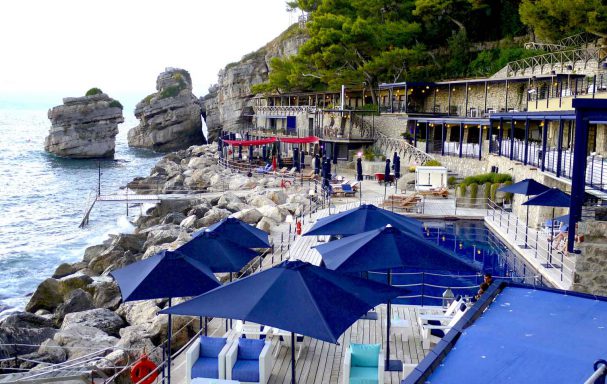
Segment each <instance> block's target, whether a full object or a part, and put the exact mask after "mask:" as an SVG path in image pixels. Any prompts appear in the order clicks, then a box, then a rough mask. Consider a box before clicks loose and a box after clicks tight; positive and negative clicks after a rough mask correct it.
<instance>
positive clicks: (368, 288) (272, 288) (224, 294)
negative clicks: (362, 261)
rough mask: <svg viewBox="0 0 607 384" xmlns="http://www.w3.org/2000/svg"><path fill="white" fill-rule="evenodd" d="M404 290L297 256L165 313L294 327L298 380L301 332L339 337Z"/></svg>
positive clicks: (328, 338) (332, 340)
mask: <svg viewBox="0 0 607 384" xmlns="http://www.w3.org/2000/svg"><path fill="white" fill-rule="evenodd" d="M404 293H405V291H404V290H402V289H399V288H395V287H390V286H388V285H386V284H382V283H378V282H374V281H369V280H364V279H361V278H358V277H352V276H348V275H343V274H341V273H338V272H335V271H331V270H328V269H326V268H321V267H317V266H314V265H312V264H309V263H306V262H303V261H299V260H296V261H285V262H282V263H281V264H279V265H277V266H275V267H273V268H270V269H267V270H265V271H262V272H259V273H256V274H253V275H251V276H248V277H245V278H243V279H240V280H238V281H235V282H233V283H230V284H227V285H224V286H222V287H220V288H217V289H214V290H213V291H210V292H207V293H205V294H203V295H201V296H198V297H196V298H194V299H192V300H189V301H187V302H185V303H182V304H179V305H176V306H174V307H172V308H170V309H166V310H163V311H161V313H172V314H174V315H186V316H210V317H222V318H230V319H239V320H243V321H251V322H255V323H258V324H264V325H268V326H272V327H276V328H279V329H282V330H285V331H289V332H291V342H292V346H293V348H292V349H291V382H292V383H295V333H298V334H301V335H304V336H309V337H313V338H315V339H319V340H323V341H327V342H330V343H337V340H338V339H339V337H340V336H341V334H343V333H344V332H345V331H346V329H348V327H350V326H351V325H352V324H353V323H354V322H355V321H356V320H358V319H359V318H360V317H361V316H362V315H363V314H365V313H367V311H368V310H369V309H371V308H373V307H375V306H377V305H379V304H381V303H385V302H387V301H389V300H391V299H394V298H396V297H398V296H399V295H402V294H404Z"/></svg>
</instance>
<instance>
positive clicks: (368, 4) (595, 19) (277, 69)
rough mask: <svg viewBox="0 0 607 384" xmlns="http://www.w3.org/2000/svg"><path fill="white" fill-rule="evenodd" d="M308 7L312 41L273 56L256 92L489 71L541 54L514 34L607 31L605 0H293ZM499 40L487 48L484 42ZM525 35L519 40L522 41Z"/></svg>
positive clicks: (363, 84)
mask: <svg viewBox="0 0 607 384" xmlns="http://www.w3.org/2000/svg"><path fill="white" fill-rule="evenodd" d="M287 6H288V7H289V8H291V9H293V10H296V9H298V10H301V11H303V12H306V13H308V22H307V24H306V32H307V34H308V35H309V40H308V41H307V42H306V43H304V44H303V45H302V46H301V48H300V50H299V53H298V54H297V55H294V56H291V57H287V58H275V59H273V60H272V61H271V63H270V66H271V72H270V76H269V80H268V81H267V82H265V83H263V84H259V85H257V86H255V87H254V88H253V89H252V91H253V92H292V91H313V90H338V89H339V88H340V87H341V85H342V84H346V85H347V86H349V87H356V88H365V90H366V91H367V94H368V95H371V96H372V98H373V103H374V104H375V103H376V96H377V95H375V94H374V92H372V89H376V88H377V85H378V84H380V83H382V82H401V81H420V80H436V79H445V78H454V77H465V76H486V75H490V74H492V73H494V72H496V71H498V70H499V69H501V68H502V67H503V66H504V65H505V64H507V63H508V62H510V61H512V60H517V59H520V58H524V57H528V56H531V55H534V54H537V52H534V51H529V50H525V49H523V48H522V47H521V45H520V43H517V42H516V41H517V40H515V39H514V38H515V37H518V36H522V35H525V34H527V33H529V31H534V32H535V33H536V35H537V36H539V37H541V38H544V39H556V38H562V37H564V36H566V35H568V34H571V33H575V32H578V31H581V30H585V31H588V32H592V33H595V34H598V35H601V34H603V33H604V31H605V30H606V29H607V11H605V8H607V6H606V5H603V1H601V0H571V1H569V2H562V1H553V0H291V1H287ZM487 41H492V42H498V43H495V44H493V46H492V48H491V49H486V44H485V45H484V44H483V43H484V42H487ZM519 41H520V40H519Z"/></svg>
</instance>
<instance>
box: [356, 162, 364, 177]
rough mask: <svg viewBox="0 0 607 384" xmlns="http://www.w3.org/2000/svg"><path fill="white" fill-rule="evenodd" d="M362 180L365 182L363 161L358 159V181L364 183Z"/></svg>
mask: <svg viewBox="0 0 607 384" xmlns="http://www.w3.org/2000/svg"><path fill="white" fill-rule="evenodd" d="M362 180H363V161H362V159H361V158H360V157H359V158H358V159H356V181H362Z"/></svg>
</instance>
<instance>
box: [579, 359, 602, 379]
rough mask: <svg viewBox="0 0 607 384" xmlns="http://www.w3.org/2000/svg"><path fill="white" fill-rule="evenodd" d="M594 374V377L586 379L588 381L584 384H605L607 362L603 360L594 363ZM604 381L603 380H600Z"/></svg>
mask: <svg viewBox="0 0 607 384" xmlns="http://www.w3.org/2000/svg"><path fill="white" fill-rule="evenodd" d="M593 368H594V372H593V373H592V375H590V377H589V378H588V379H586V381H584V384H601V383H605V375H607V361H605V360H603V359H601V360H597V361H596V362H595V363H594V366H593ZM600 379H602V380H600Z"/></svg>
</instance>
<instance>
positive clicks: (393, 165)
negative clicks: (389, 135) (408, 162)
mask: <svg viewBox="0 0 607 384" xmlns="http://www.w3.org/2000/svg"><path fill="white" fill-rule="evenodd" d="M397 157H398V153H397V152H394V155H392V169H395V167H396V158H397ZM395 173H396V171H395Z"/></svg>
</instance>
